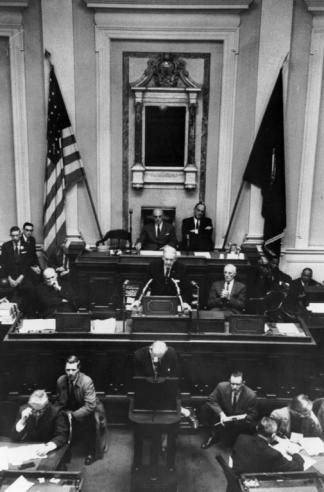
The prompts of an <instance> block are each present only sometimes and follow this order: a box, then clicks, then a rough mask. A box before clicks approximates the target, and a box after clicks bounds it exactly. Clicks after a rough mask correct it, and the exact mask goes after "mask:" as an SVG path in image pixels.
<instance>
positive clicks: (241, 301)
mask: <svg viewBox="0 0 324 492" xmlns="http://www.w3.org/2000/svg"><path fill="white" fill-rule="evenodd" d="M236 273H237V272H236V266H235V265H232V264H228V265H225V267H224V280H219V281H216V282H214V283H213V284H212V286H211V289H210V292H209V297H208V303H207V306H208V309H213V310H216V311H224V312H225V313H227V314H238V313H240V312H241V311H242V310H243V309H244V307H245V303H246V287H245V285H244V284H241V283H240V282H237V281H236V280H235V277H236Z"/></svg>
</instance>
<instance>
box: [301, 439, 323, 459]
mask: <svg viewBox="0 0 324 492" xmlns="http://www.w3.org/2000/svg"><path fill="white" fill-rule="evenodd" d="M301 446H302V447H303V449H304V450H305V451H306V453H307V454H308V455H309V456H317V455H318V454H322V453H324V442H323V441H322V439H320V438H319V437H304V438H303V439H302V441H301Z"/></svg>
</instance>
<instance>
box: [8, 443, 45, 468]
mask: <svg viewBox="0 0 324 492" xmlns="http://www.w3.org/2000/svg"><path fill="white" fill-rule="evenodd" d="M38 449H39V444H26V445H24V446H17V447H10V448H7V458H8V462H9V464H11V465H13V466H20V465H21V464H22V463H27V462H28V461H31V460H36V459H37V460H38V459H42V458H46V455H45V456H39V455H38V454H37V450H38Z"/></svg>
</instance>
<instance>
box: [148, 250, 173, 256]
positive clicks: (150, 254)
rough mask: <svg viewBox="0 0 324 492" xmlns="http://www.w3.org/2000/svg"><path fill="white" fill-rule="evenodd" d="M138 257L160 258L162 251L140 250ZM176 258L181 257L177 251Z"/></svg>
mask: <svg viewBox="0 0 324 492" xmlns="http://www.w3.org/2000/svg"><path fill="white" fill-rule="evenodd" d="M140 255H141V256H162V255H163V250H162V249H158V250H152V249H141V251H140ZM177 256H181V253H180V251H177Z"/></svg>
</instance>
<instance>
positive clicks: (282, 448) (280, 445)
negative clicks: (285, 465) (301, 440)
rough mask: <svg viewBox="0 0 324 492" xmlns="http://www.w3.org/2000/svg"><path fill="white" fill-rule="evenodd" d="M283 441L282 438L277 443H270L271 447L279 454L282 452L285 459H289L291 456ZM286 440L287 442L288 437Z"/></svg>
mask: <svg viewBox="0 0 324 492" xmlns="http://www.w3.org/2000/svg"><path fill="white" fill-rule="evenodd" d="M283 441H284V439H280V441H279V442H278V443H277V444H271V447H272V448H273V449H275V450H276V451H278V452H279V453H280V454H282V456H283V457H284V458H286V460H288V461H291V460H292V456H290V454H288V453H287V446H286V444H285V443H284V442H283ZM287 441H288V442H289V440H288V439H287Z"/></svg>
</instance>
